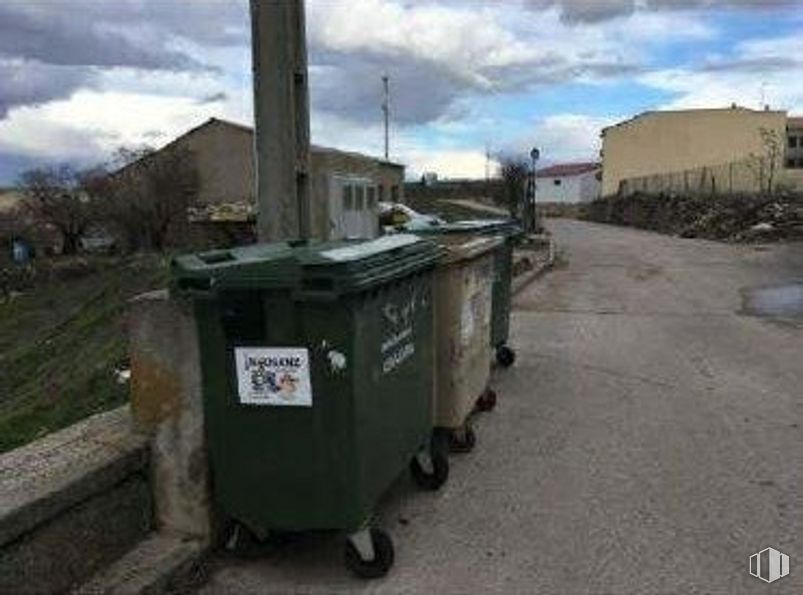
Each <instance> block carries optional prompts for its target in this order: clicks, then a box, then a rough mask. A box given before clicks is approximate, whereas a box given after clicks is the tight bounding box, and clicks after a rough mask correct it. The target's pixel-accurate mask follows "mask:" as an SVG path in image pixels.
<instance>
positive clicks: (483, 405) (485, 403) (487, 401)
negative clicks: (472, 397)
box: [477, 388, 496, 412]
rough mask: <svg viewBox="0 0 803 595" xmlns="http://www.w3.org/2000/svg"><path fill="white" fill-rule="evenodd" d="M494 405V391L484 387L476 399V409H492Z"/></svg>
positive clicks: (483, 410) (484, 410)
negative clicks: (483, 390)
mask: <svg viewBox="0 0 803 595" xmlns="http://www.w3.org/2000/svg"><path fill="white" fill-rule="evenodd" d="M494 407H496V391H495V390H493V389H490V388H486V389H485V392H483V393H482V394H481V395H480V397H479V398H478V399H477V411H482V412H486V411H493V409H494Z"/></svg>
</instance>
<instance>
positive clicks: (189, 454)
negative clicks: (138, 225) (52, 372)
mask: <svg viewBox="0 0 803 595" xmlns="http://www.w3.org/2000/svg"><path fill="white" fill-rule="evenodd" d="M129 355H130V359H131V413H132V417H133V418H134V423H135V424H136V426H137V427H138V429H140V430H142V431H145V432H147V433H148V434H149V435H150V436H151V440H150V444H151V485H152V489H153V496H154V507H155V517H156V518H155V520H156V525H157V528H158V529H160V530H166V531H169V532H173V533H180V534H184V535H187V536H191V537H194V538H196V539H199V540H200V541H202V542H203V543H209V540H210V536H211V529H210V527H211V518H210V517H211V512H210V504H209V495H208V482H207V460H206V449H205V439H204V416H203V400H202V395H203V393H202V389H203V386H202V381H201V357H200V351H199V344H198V332H197V329H196V324H195V318H194V316H193V311H192V303H191V302H189V301H187V300H181V299H175V298H171V297H170V296H169V294H168V292H167V291H155V292H152V293H146V294H143V295H140V296H138V297H136V298H134V299H133V300H132V301H131V304H130V313H129Z"/></svg>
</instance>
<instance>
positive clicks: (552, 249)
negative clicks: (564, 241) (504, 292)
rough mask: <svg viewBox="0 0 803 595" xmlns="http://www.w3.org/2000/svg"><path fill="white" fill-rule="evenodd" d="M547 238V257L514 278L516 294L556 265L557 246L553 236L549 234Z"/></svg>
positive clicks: (513, 284) (513, 288)
mask: <svg viewBox="0 0 803 595" xmlns="http://www.w3.org/2000/svg"><path fill="white" fill-rule="evenodd" d="M546 240H547V242H548V245H547V254H546V258H545V259H544V260H543V261H541V262H538V263H536V265H535V266H534V267H533V268H532V269H530V270H528V271H525V272H524V273H522V274H520V275H518V276H517V277H514V278H513V282H512V288H511V292H512V294H513V295H514V296H515V295H517V294H518V293H519V292H521V291H522V290H523V289H524V288H525V287H527V286H528V285H529V284H530V283H532V282H533V281H535V280H536V279H537V278H538V277H540V276H541V275H543V274H544V273H545V272H547V271H548V270H549V269H550V268H552V267H553V266H554V264H555V259H556V257H557V246H556V244H555V240H554V239H553V238H552V237H551V236H547V237H546Z"/></svg>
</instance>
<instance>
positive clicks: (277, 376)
mask: <svg viewBox="0 0 803 595" xmlns="http://www.w3.org/2000/svg"><path fill="white" fill-rule="evenodd" d="M234 355H235V357H234V359H235V364H236V366H237V385H238V393H239V397H240V403H243V404H248V405H291V406H299V407H310V406H312V387H311V385H310V374H309V352H308V351H307V350H306V349H302V348H296V347H238V348H236V349H235V350H234Z"/></svg>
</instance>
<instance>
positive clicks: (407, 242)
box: [172, 234, 439, 298]
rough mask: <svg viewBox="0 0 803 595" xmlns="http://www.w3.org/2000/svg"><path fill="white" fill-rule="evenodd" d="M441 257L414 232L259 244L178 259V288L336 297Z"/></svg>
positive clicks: (184, 290)
mask: <svg viewBox="0 0 803 595" xmlns="http://www.w3.org/2000/svg"><path fill="white" fill-rule="evenodd" d="M438 256H439V248H438V247H437V246H435V245H433V244H432V243H431V242H427V241H425V240H422V239H421V238H419V237H417V236H414V235H411V234H398V235H392V236H384V237H381V238H378V239H376V240H340V241H334V242H320V241H315V240H312V241H291V242H277V243H272V244H256V245H253V246H244V247H241V248H232V249H230V250H214V251H210V252H201V253H197V254H188V255H185V256H179V257H177V258H175V259H174V260H173V263H172V277H173V282H172V287H173V290H174V291H177V292H179V293H193V292H195V293H204V294H208V293H210V292H214V291H216V290H219V289H290V290H293V291H295V292H296V294H297V296H299V297H308V298H312V297H316V296H318V297H325V296H328V297H332V296H336V295H337V294H343V293H349V292H357V291H363V290H366V289H370V288H371V287H374V286H377V285H381V284H383V283H388V282H391V281H393V280H394V279H396V278H399V277H402V276H404V275H408V274H412V273H414V272H417V271H419V270H421V269H425V268H431V267H433V266H434V265H435V262H436V261H437V259H438Z"/></svg>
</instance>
